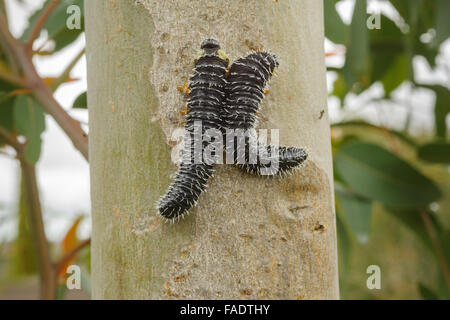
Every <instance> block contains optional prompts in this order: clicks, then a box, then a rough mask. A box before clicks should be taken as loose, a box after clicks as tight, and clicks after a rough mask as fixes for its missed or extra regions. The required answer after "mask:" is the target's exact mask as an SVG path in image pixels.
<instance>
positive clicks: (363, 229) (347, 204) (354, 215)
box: [336, 191, 372, 244]
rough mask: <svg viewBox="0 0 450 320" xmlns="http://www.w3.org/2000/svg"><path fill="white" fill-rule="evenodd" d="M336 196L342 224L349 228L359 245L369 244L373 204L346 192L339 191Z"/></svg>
mask: <svg viewBox="0 0 450 320" xmlns="http://www.w3.org/2000/svg"><path fill="white" fill-rule="evenodd" d="M336 196H337V197H336V204H337V206H336V207H337V211H338V214H339V215H340V218H341V221H342V223H343V224H345V225H346V226H348V228H349V230H350V231H351V232H352V234H353V235H354V237H355V238H356V241H357V242H358V243H360V244H365V243H367V241H368V240H369V230H370V220H371V216H372V202H370V201H368V200H367V199H364V198H362V197H359V196H357V195H355V194H351V193H349V192H344V191H337V192H336Z"/></svg>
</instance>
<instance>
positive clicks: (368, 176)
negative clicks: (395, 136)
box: [335, 142, 441, 209]
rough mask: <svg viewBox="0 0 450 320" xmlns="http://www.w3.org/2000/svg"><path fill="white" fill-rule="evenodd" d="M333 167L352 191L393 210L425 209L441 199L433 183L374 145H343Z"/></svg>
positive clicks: (354, 143)
mask: <svg viewBox="0 0 450 320" xmlns="http://www.w3.org/2000/svg"><path fill="white" fill-rule="evenodd" d="M335 165H336V168H337V170H338V171H339V173H340V175H341V177H342V179H343V180H344V181H345V182H346V183H348V185H349V186H350V187H351V188H352V189H353V191H354V192H356V193H358V194H361V195H363V196H364V197H366V198H368V199H372V200H377V201H380V202H381V203H383V204H385V205H388V206H390V207H393V208H401V209H413V208H426V207H427V206H428V205H429V204H430V203H431V202H433V201H436V200H438V199H439V198H440V197H441V192H440V190H439V188H438V187H437V186H436V185H435V183H434V182H433V181H431V180H430V179H428V178H427V177H425V176H424V175H423V174H421V173H420V172H419V171H418V170H416V169H415V168H413V167H412V166H411V165H410V164H409V163H407V162H406V161H404V160H403V159H401V158H399V157H398V156H396V155H395V154H393V153H391V152H389V151H387V150H386V149H383V148H381V147H379V146H377V145H375V144H371V143H364V142H352V143H349V144H346V145H344V146H343V147H341V148H340V149H339V150H338V152H337V154H336V156H335Z"/></svg>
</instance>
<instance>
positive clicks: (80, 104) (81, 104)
mask: <svg viewBox="0 0 450 320" xmlns="http://www.w3.org/2000/svg"><path fill="white" fill-rule="evenodd" d="M72 108H77V109H87V93H86V91H85V92H83V93H82V94H80V95H79V96H78V97H77V98H76V99H75V101H74V102H73V105H72Z"/></svg>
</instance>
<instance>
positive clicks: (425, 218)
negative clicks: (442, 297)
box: [420, 210, 450, 290]
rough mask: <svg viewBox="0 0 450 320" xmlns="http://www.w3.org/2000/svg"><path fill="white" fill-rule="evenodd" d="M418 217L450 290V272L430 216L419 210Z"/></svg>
mask: <svg viewBox="0 0 450 320" xmlns="http://www.w3.org/2000/svg"><path fill="white" fill-rule="evenodd" d="M420 216H421V217H422V220H423V223H424V225H425V229H426V230H427V233H428V236H429V237H430V240H431V244H432V246H433V249H434V251H435V253H436V257H437V260H438V262H439V266H440V268H441V270H442V274H443V275H444V279H445V283H446V284H447V288H448V289H449V290H450V270H449V268H448V264H447V260H446V258H445V255H444V252H443V251H442V248H441V245H440V243H439V238H438V236H437V234H436V230H435V229H434V227H433V223H432V222H431V219H430V215H429V213H428V212H426V211H425V210H421V211H420Z"/></svg>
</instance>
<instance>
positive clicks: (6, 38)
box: [0, 11, 20, 75]
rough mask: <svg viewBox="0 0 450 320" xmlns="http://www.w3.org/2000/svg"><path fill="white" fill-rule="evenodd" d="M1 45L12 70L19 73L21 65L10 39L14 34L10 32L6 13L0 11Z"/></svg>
mask: <svg viewBox="0 0 450 320" xmlns="http://www.w3.org/2000/svg"><path fill="white" fill-rule="evenodd" d="M0 34H1V37H0V45H1V47H2V49H3V51H4V52H5V55H6V58H7V60H8V64H9V66H10V69H11V71H12V72H13V73H14V74H17V75H18V74H19V71H20V70H19V67H18V65H17V63H16V60H15V57H14V52H13V51H12V49H11V46H10V45H11V43H10V40H11V39H14V38H13V36H12V35H11V34H10V33H9V27H8V20H7V18H6V16H5V15H3V13H2V12H1V11H0Z"/></svg>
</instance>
